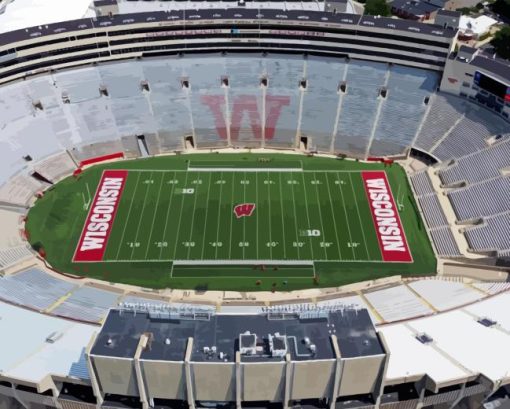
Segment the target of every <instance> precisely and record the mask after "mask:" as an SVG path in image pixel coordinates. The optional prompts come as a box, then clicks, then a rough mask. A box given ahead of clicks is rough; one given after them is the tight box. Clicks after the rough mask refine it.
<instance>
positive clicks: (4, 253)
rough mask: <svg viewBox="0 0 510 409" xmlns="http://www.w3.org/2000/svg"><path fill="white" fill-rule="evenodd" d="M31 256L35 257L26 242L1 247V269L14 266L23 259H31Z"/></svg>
mask: <svg viewBox="0 0 510 409" xmlns="http://www.w3.org/2000/svg"><path fill="white" fill-rule="evenodd" d="M31 257H34V254H33V253H32V251H31V250H30V249H29V248H28V247H27V245H26V244H21V245H19V246H16V247H7V248H4V249H0V269H4V268H7V267H12V266H14V265H15V264H17V263H19V262H21V261H23V260H28V259H30V258H31Z"/></svg>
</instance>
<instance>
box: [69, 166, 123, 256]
mask: <svg viewBox="0 0 510 409" xmlns="http://www.w3.org/2000/svg"><path fill="white" fill-rule="evenodd" d="M127 176H128V171H127V170H105V171H104V172H103V175H102V176H101V180H100V181H99V184H98V186H97V190H96V194H95V196H94V200H93V201H92V204H91V206H90V209H89V214H88V215H87V221H86V222H85V225H84V226H83V230H82V232H81V237H80V241H79V242H78V246H77V247H76V250H75V252H74V257H73V262H75V263H79V262H93V261H102V260H103V256H104V252H105V250H106V246H107V244H108V238H109V237H110V233H111V231H112V226H113V221H114V220H115V215H116V214H117V209H118V207H119V202H120V198H121V196H122V191H123V190H124V186H125V184H126V180H127Z"/></svg>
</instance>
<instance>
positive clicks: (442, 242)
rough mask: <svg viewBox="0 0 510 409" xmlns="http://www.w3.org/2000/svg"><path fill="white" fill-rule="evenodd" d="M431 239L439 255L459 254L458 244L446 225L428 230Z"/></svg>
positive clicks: (456, 255)
mask: <svg viewBox="0 0 510 409" xmlns="http://www.w3.org/2000/svg"><path fill="white" fill-rule="evenodd" d="M430 235H431V236H432V241H433V242H434V246H435V247H436V250H437V254H438V255H439V256H441V257H458V256H461V253H460V250H459V246H458V245H457V242H456V241H455V237H454V236H453V233H452V232H451V230H450V228H449V227H448V226H445V227H440V228H437V229H433V230H431V231H430Z"/></svg>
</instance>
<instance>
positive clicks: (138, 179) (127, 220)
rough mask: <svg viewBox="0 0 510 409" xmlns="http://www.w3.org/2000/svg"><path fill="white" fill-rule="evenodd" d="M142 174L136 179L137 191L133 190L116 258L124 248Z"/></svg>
mask: <svg viewBox="0 0 510 409" xmlns="http://www.w3.org/2000/svg"><path fill="white" fill-rule="evenodd" d="M141 175H142V174H141V173H138V178H137V179H136V185H135V191H134V192H133V195H132V196H131V199H132V200H131V203H130V204H129V210H128V214H127V217H126V222H125V223H124V229H123V230H122V236H121V237H120V241H119V248H118V249H117V254H116V255H115V258H116V259H118V258H119V254H120V249H121V248H122V243H123V242H124V235H125V234H126V229H127V226H128V224H129V216H130V215H131V209H132V208H133V203H134V198H135V196H136V191H137V189H138V182H139V181H140V176H141Z"/></svg>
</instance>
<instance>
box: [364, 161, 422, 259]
mask: <svg viewBox="0 0 510 409" xmlns="http://www.w3.org/2000/svg"><path fill="white" fill-rule="evenodd" d="M361 177H362V178H363V185H364V186H365V192H366V194H367V199H368V203H369V206H370V211H371V213H372V220H373V221H374V226H375V230H376V234H377V239H378V241H379V248H380V249H381V254H382V257H383V260H384V261H393V262H400V263H412V261H413V258H412V256H411V252H410V251H409V246H408V245H407V240H406V236H405V232H404V229H403V228H402V222H401V221H400V216H399V214H398V209H397V206H395V201H394V200H393V194H392V193H391V188H390V184H389V183H388V179H387V178H386V172H381V171H373V172H361Z"/></svg>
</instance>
